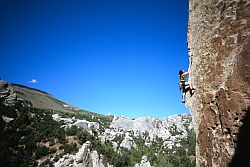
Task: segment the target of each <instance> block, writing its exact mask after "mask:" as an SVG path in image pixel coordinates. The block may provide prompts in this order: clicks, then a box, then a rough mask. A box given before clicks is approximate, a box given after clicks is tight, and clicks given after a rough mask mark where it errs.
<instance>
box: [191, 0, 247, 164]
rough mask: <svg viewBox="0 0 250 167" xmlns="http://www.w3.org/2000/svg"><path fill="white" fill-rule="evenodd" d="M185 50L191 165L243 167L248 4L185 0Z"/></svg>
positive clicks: (239, 0) (230, 0)
mask: <svg viewBox="0 0 250 167" xmlns="http://www.w3.org/2000/svg"><path fill="white" fill-rule="evenodd" d="M188 50H189V59H190V66H189V71H190V76H189V77H190V82H191V84H192V85H193V87H195V88H196V92H195V94H194V95H193V96H192V97H191V98H189V99H188V100H187V103H186V106H187V107H188V108H189V110H190V111H191V113H192V116H193V121H194V128H195V132H196V136H197V140H196V141H197V142H196V144H197V145H196V163H197V166H198V167H199V166H200V167H208V166H209V167H225V166H244V165H243V164H244V163H245V164H246V163H247V161H249V156H247V155H246V154H245V153H246V152H247V151H250V146H249V142H245V141H244V140H247V137H249V129H248V130H244V128H246V127H249V124H250V120H249V116H248V114H249V112H250V111H249V107H250V87H249V86H250V73H249V72H250V1H249V0H190V1H189V23H188ZM242 136H243V137H242ZM242 148H244V149H242ZM247 165H249V162H248V163H247Z"/></svg>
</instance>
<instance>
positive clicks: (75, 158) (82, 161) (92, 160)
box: [54, 142, 104, 167]
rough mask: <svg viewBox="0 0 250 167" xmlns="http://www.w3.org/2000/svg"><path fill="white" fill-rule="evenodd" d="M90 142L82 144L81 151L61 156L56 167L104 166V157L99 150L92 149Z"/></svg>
mask: <svg viewBox="0 0 250 167" xmlns="http://www.w3.org/2000/svg"><path fill="white" fill-rule="evenodd" d="M90 144H91V143H90V142H86V143H84V144H83V145H82V147H81V148H80V149H79V151H78V152H77V153H76V154H74V155H72V154H66V155H64V156H63V157H62V158H60V159H59V160H58V161H57V162H56V163H55V164H54V166H55V167H64V166H72V167H104V164H103V162H102V158H100V155H99V154H98V153H97V151H90V149H89V146H90Z"/></svg>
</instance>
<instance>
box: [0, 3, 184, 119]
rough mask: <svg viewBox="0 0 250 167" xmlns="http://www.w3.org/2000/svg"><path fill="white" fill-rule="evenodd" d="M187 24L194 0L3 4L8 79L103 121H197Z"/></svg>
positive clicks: (2, 46)
mask: <svg viewBox="0 0 250 167" xmlns="http://www.w3.org/2000/svg"><path fill="white" fill-rule="evenodd" d="M187 22H188V1H187V0H174V1H169V0H79V1H77V0H72V1H70V0H49V1H47V0H35V1H34V0H24V1H19V0H16V1H13V0H1V1H0V25H1V26H0V56H1V66H0V76H1V78H2V79H4V80H6V81H9V82H14V83H18V84H23V85H27V86H31V87H35V88H38V89H41V90H44V91H47V92H49V93H51V94H53V95H54V96H55V97H57V98H59V99H61V100H63V101H65V102H67V103H70V104H72V105H75V106H77V107H80V108H82V109H86V110H90V111H93V112H97V113H101V114H108V113H111V114H115V115H125V116H127V117H131V118H134V117H139V116H152V117H158V118H165V117H167V116H168V115H172V114H180V113H189V111H188V110H187V109H186V108H185V106H184V105H183V104H182V103H181V93H180V91H179V89H178V84H177V83H178V81H179V76H178V71H179V69H181V68H183V69H184V70H187V68H188V63H189V62H188V51H187V43H186V38H187ZM32 79H35V80H36V81H38V82H37V83H31V82H29V81H31V80H32Z"/></svg>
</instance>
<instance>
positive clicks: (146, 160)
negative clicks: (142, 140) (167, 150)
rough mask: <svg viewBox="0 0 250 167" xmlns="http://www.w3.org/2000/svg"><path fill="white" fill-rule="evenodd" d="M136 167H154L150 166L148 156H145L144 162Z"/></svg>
mask: <svg viewBox="0 0 250 167" xmlns="http://www.w3.org/2000/svg"><path fill="white" fill-rule="evenodd" d="M135 167H153V166H151V165H150V163H149V162H148V157H147V156H145V155H144V156H143V157H142V160H141V162H140V163H138V164H135Z"/></svg>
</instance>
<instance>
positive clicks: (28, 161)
mask: <svg viewBox="0 0 250 167" xmlns="http://www.w3.org/2000/svg"><path fill="white" fill-rule="evenodd" d="M2 115H5V116H7V117H10V118H14V120H13V121H11V122H10V123H5V122H4V121H3V119H2ZM61 125H62V124H61V123H60V122H56V121H54V120H53V119H52V117H51V111H48V110H41V109H35V108H29V107H23V106H22V104H21V103H19V104H17V105H15V106H13V107H6V106H4V105H3V104H1V103H0V127H1V129H0V136H1V138H0V166H10V167H11V166H37V162H36V160H37V159H40V158H42V157H44V156H46V155H49V154H53V153H55V152H56V149H53V148H49V147H46V146H45V145H42V143H46V142H48V141H51V142H53V141H54V140H58V141H59V143H61V144H65V143H67V141H66V139H65V131H64V129H63V128H60V127H61Z"/></svg>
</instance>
